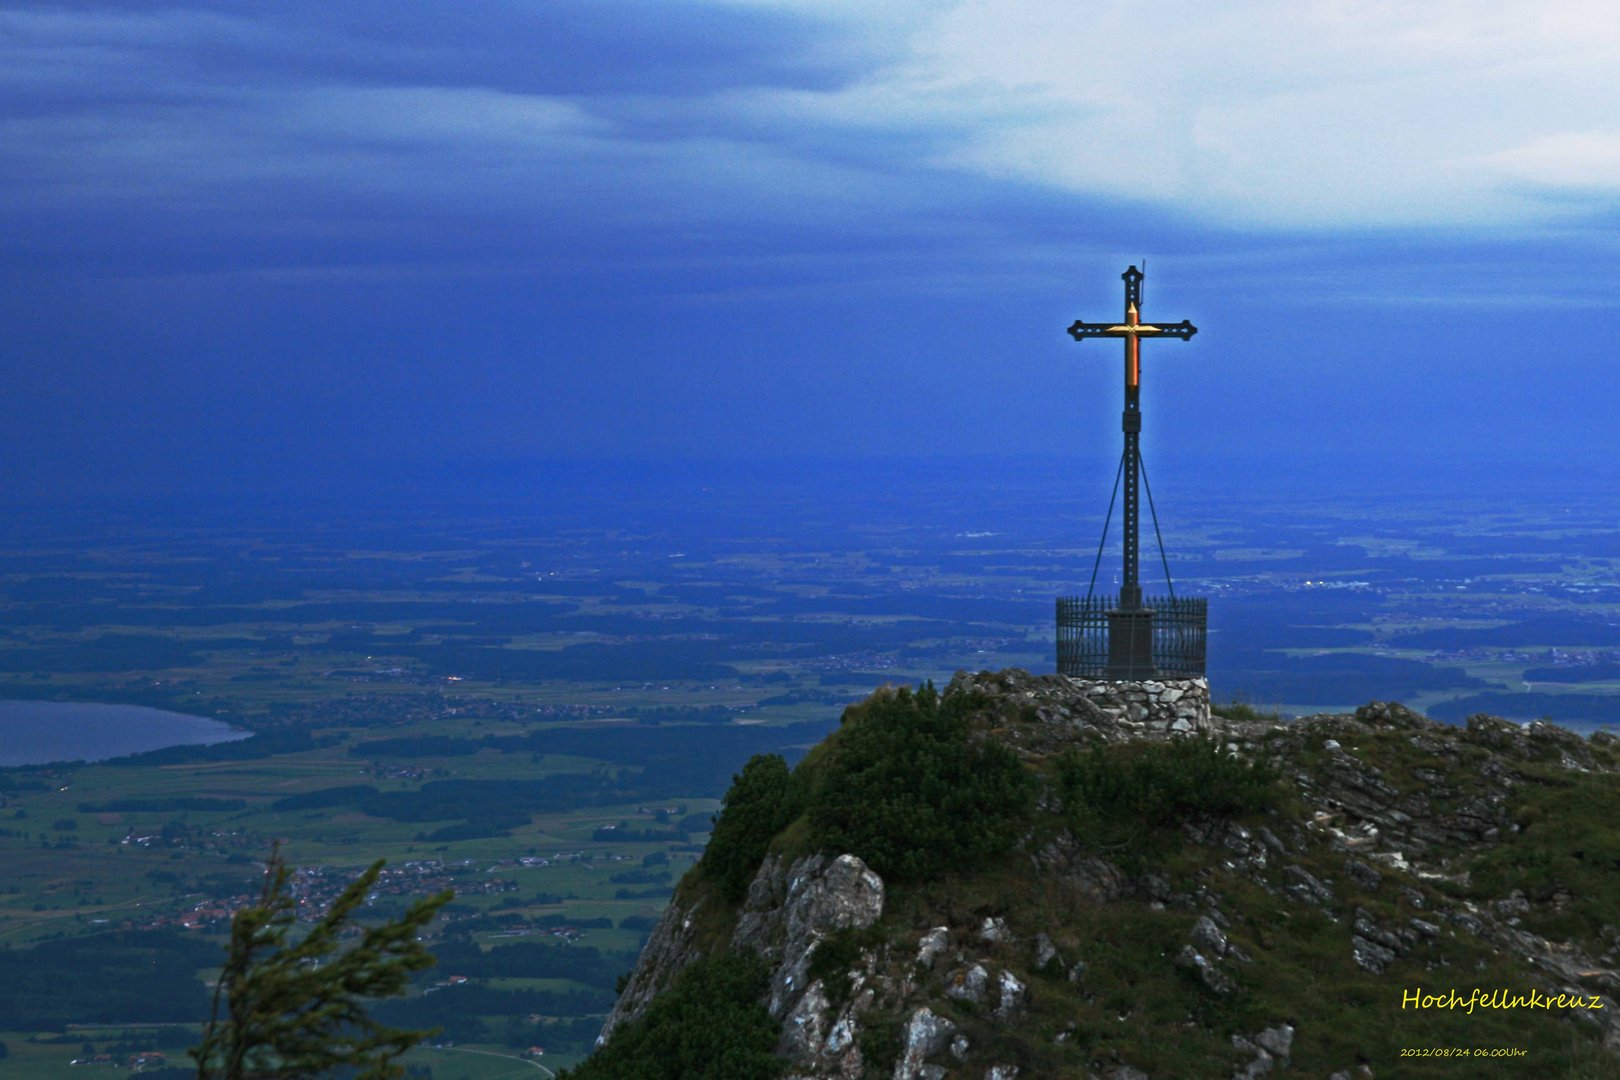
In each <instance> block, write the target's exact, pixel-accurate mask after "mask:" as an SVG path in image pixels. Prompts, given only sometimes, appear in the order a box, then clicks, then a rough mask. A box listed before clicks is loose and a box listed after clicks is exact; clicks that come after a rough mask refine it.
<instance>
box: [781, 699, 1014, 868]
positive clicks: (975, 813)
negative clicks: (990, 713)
mask: <svg viewBox="0 0 1620 1080" xmlns="http://www.w3.org/2000/svg"><path fill="white" fill-rule="evenodd" d="M970 707H971V706H970V705H969V704H968V703H966V702H962V701H954V700H953V701H950V702H942V701H941V700H940V697H939V695H938V694H937V693H936V692H935V691H934V688H933V686H932V685H931V684H930V685H925V686H924V687H922V688H921V689H920V690H918V691H917V692H916V693H912V692H911V691H909V690H905V689H901V690H897V691H887V690H885V691H880V692H879V693H878V694H874V695H873V696H872V697H871V698H869V699H867V700H866V701H865V702H863V703H862V704H860V705H857V706H854V707H852V708H850V709H848V710H846V712H845V714H844V721H843V727H842V728H840V729H839V731H838V732H837V733H835V735H834V736H833V738H832V739H831V740H830V741H829V743H828V744H826V746H825V751H826V752H825V754H824V756H822V757H821V758H820V759H819V762H818V768H817V770H816V773H817V774H816V775H815V776H814V777H813V779H812V781H811V791H810V803H809V822H810V832H811V838H812V842H813V843H814V844H815V846H816V847H817V848H819V849H821V850H824V851H836V852H853V853H854V854H855V855H857V856H859V857H860V858H861V859H862V860H863V861H865V862H866V864H867V865H868V866H870V867H871V868H872V869H873V870H875V871H877V873H878V874H880V875H881V876H883V877H884V878H886V879H893V880H912V881H915V880H920V879H923V878H928V877H932V876H935V875H938V874H940V873H943V872H945V871H947V870H953V869H962V868H964V867H966V866H968V865H970V864H971V863H972V862H973V861H974V860H976V859H981V858H984V857H988V856H993V855H998V854H1000V853H1002V852H1003V851H1005V850H1007V849H1008V848H1009V847H1011V845H1012V844H1013V843H1014V842H1015V841H1016V840H1017V838H1018V836H1019V834H1020V832H1021V831H1022V830H1023V828H1024V826H1025V825H1026V823H1027V822H1028V820H1029V816H1030V810H1031V807H1032V805H1033V802H1034V787H1035V783H1034V779H1033V778H1032V777H1031V776H1030V775H1029V774H1028V773H1027V772H1026V771H1025V770H1024V767H1023V766H1022V765H1021V764H1020V762H1019V760H1018V756H1017V755H1016V754H1015V753H1013V751H1012V750H1010V749H1009V748H1007V747H1006V746H1003V745H1001V744H999V743H995V742H991V741H989V740H986V739H980V738H974V737H973V733H972V730H971V727H970V725H969V722H968V717H967V712H968V709H969V708H970Z"/></svg>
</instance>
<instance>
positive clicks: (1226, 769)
mask: <svg viewBox="0 0 1620 1080" xmlns="http://www.w3.org/2000/svg"><path fill="white" fill-rule="evenodd" d="M1278 775H1279V773H1278V771H1277V769H1276V768H1275V767H1274V766H1273V765H1271V764H1270V763H1269V762H1265V761H1259V760H1246V759H1243V758H1239V757H1235V756H1233V755H1231V754H1229V753H1228V752H1227V751H1226V750H1225V749H1223V748H1222V746H1221V745H1220V744H1219V743H1217V742H1215V741H1214V740H1213V739H1209V738H1205V737H1202V736H1199V737H1195V738H1186V739H1173V740H1170V741H1169V742H1160V743H1126V744H1123V745H1118V746H1109V747H1106V748H1105V747H1103V746H1102V745H1099V744H1094V745H1093V746H1092V747H1091V748H1090V749H1089V750H1088V751H1087V752H1085V753H1083V754H1082V753H1079V752H1076V751H1072V750H1071V751H1069V752H1068V753H1067V754H1065V755H1064V757H1063V758H1062V759H1061V760H1060V761H1059V763H1058V789H1059V791H1060V793H1061V794H1062V796H1063V801H1064V805H1065V807H1066V808H1067V810H1068V814H1069V819H1070V824H1071V825H1073V826H1074V827H1075V828H1076V829H1077V830H1079V831H1081V832H1082V833H1084V832H1085V831H1088V830H1098V831H1100V834H1101V835H1102V836H1104V837H1105V838H1106V837H1107V836H1109V835H1110V833H1111V832H1114V833H1117V832H1118V831H1119V830H1121V829H1123V830H1125V831H1126V832H1128V833H1130V834H1133V835H1134V834H1136V833H1139V832H1140V831H1142V830H1143V829H1150V828H1154V827H1158V826H1175V825H1179V824H1180V823H1181V822H1182V821H1186V820H1189V819H1196V818H1210V817H1235V816H1238V815H1241V814H1251V813H1255V812H1258V811H1260V810H1263V809H1265V808H1266V807H1268V806H1270V805H1273V804H1274V803H1275V801H1276V799H1277V797H1278V794H1279V792H1278V788H1277V778H1278Z"/></svg>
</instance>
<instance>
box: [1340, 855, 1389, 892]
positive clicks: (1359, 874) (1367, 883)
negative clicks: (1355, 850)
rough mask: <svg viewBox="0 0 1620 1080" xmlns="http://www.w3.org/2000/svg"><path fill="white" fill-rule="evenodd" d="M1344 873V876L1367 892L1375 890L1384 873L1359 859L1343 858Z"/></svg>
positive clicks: (1382, 881)
mask: <svg viewBox="0 0 1620 1080" xmlns="http://www.w3.org/2000/svg"><path fill="white" fill-rule="evenodd" d="M1344 873H1345V876H1346V877H1348V878H1349V879H1350V880H1351V881H1354V882H1355V883H1356V884H1357V885H1360V886H1361V887H1362V889H1364V890H1366V891H1367V892H1377V891H1378V886H1380V885H1382V884H1383V883H1384V875H1383V874H1380V873H1379V872H1378V871H1377V870H1374V869H1373V868H1372V867H1371V866H1370V865H1368V864H1367V863H1364V862H1362V861H1361V860H1360V859H1354V858H1351V859H1346V860H1344Z"/></svg>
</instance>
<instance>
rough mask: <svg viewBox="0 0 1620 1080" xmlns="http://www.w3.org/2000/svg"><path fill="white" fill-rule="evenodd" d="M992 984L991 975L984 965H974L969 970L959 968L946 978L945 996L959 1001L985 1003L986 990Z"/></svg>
mask: <svg viewBox="0 0 1620 1080" xmlns="http://www.w3.org/2000/svg"><path fill="white" fill-rule="evenodd" d="M989 983H990V973H989V972H988V971H986V970H985V969H984V965H983V964H974V965H973V966H972V967H969V968H957V969H956V970H955V971H953V972H951V973H950V974H949V975H947V976H946V977H945V996H946V997H952V998H955V999H956V1000H958V1001H971V1002H974V1003H975V1004H982V1003H983V1002H984V993H985V989H986V988H987V987H988V986H989Z"/></svg>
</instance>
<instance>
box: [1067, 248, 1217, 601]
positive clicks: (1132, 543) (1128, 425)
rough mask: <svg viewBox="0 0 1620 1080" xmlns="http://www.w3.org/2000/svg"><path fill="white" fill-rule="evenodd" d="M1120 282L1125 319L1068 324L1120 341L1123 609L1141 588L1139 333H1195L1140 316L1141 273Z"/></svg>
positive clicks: (1080, 334) (1132, 271) (1075, 331)
mask: <svg viewBox="0 0 1620 1080" xmlns="http://www.w3.org/2000/svg"><path fill="white" fill-rule="evenodd" d="M1120 277H1121V278H1122V279H1124V282H1125V321H1124V322H1123V323H1088V322H1079V321H1076V322H1075V324H1074V325H1073V326H1071V327H1069V335H1070V336H1071V337H1073V338H1074V340H1076V341H1084V340H1086V339H1087V338H1094V337H1117V338H1124V339H1125V413H1124V415H1123V417H1122V418H1121V421H1120V424H1121V428H1122V429H1123V430H1124V432H1125V458H1124V465H1123V469H1124V481H1125V553H1124V554H1125V580H1124V582H1123V583H1122V584H1121V585H1120V590H1119V606H1120V609H1121V610H1123V611H1139V610H1141V608H1142V586H1141V583H1140V581H1139V580H1138V563H1139V554H1138V552H1139V550H1140V545H1139V543H1138V535H1137V528H1138V514H1137V480H1138V476H1139V474H1140V471H1141V454H1140V446H1139V438H1138V437H1139V436H1140V434H1141V432H1142V407H1141V399H1140V392H1141V387H1142V358H1141V349H1142V345H1141V342H1142V339H1143V338H1144V337H1173V338H1180V339H1181V340H1182V341H1186V340H1188V339H1189V338H1191V337H1192V336H1193V335H1194V334H1196V333H1198V327H1196V326H1194V325H1193V324H1192V323H1190V322H1188V321H1187V320H1186V319H1183V320H1181V321H1180V322H1178V323H1174V324H1172V325H1164V324H1161V323H1145V322H1143V321H1142V319H1141V307H1142V278H1143V277H1144V275H1143V273H1142V271H1140V270H1138V269H1137V268H1136V267H1134V266H1133V267H1130V268H1129V269H1128V270H1126V271H1125V272H1124V273H1123V274H1121V275H1120Z"/></svg>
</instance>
